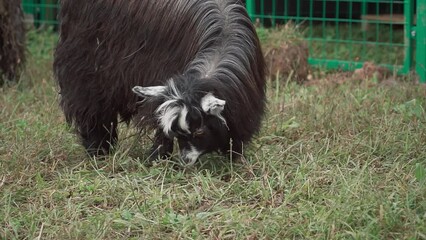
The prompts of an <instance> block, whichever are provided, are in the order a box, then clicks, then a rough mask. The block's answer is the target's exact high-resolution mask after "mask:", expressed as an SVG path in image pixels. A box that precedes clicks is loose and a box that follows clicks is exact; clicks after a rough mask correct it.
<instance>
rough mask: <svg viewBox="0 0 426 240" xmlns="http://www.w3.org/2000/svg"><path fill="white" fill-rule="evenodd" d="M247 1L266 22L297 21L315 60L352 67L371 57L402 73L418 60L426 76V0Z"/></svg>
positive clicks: (424, 77) (258, 18)
mask: <svg viewBox="0 0 426 240" xmlns="http://www.w3.org/2000/svg"><path fill="white" fill-rule="evenodd" d="M246 4H247V9H248V11H249V14H250V16H251V18H252V19H253V21H259V22H260V23H262V25H264V26H276V25H280V24H281V25H282V24H285V23H286V22H288V21H292V22H294V23H296V24H297V26H298V27H299V28H300V29H302V30H303V34H304V37H305V38H306V41H307V42H308V46H309V54H310V58H309V62H310V63H311V64H313V65H322V66H326V67H327V68H340V69H345V70H353V69H355V68H359V67H361V66H362V64H363V63H364V62H365V61H372V62H375V63H377V64H380V65H383V66H387V67H388V68H391V69H394V70H395V71H397V72H399V73H408V72H410V71H412V70H413V69H414V66H416V70H417V73H418V75H419V76H420V79H421V81H423V82H425V81H426V73H425V66H426V65H425V63H426V56H425V54H426V49H425V44H426V42H425V41H426V40H425V39H426V38H425V29H426V28H425V27H426V26H425V25H426V20H425V16H426V0H418V1H417V3H416V1H415V0H399V1H398V0H269V1H266V0H246ZM416 9H417V10H416ZM416 25H417V26H416ZM414 40H416V41H414ZM415 42H417V46H415V45H416V44H415Z"/></svg>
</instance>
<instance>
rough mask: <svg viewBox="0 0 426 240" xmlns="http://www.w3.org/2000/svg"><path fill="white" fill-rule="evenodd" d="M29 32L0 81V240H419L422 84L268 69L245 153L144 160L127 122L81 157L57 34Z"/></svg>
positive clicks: (424, 189)
mask: <svg viewBox="0 0 426 240" xmlns="http://www.w3.org/2000/svg"><path fill="white" fill-rule="evenodd" d="M29 38H30V41H29V53H30V54H31V55H30V57H29V62H28V64H27V68H26V69H25V71H24V73H23V76H22V79H21V82H20V84H18V85H16V86H12V87H5V88H1V89H0V238H1V239H141V238H142V239H426V173H425V172H426V112H425V109H426V98H425V96H426V88H425V87H424V86H421V85H418V84H416V83H414V82H413V81H411V80H410V79H401V80H398V81H397V83H394V84H381V83H380V82H378V81H376V80H375V79H374V78H373V79H364V80H363V81H361V82H359V81H356V82H355V81H348V82H346V83H343V84H328V83H321V82H320V83H321V84H315V85H309V86H308V85H300V84H296V83H293V82H286V81H284V79H280V78H276V79H275V78H273V79H270V80H269V83H268V84H269V86H268V113H267V115H266V117H265V119H264V122H263V128H262V130H261V132H260V133H259V135H258V136H256V137H255V139H254V140H253V143H252V144H251V145H250V146H247V147H246V149H245V157H246V160H245V161H243V162H233V160H232V159H226V158H224V157H220V156H215V155H208V156H205V157H203V158H202V159H201V160H200V161H199V162H198V163H197V164H196V165H195V166H193V167H189V168H183V167H181V166H179V165H178V164H176V163H175V162H173V161H164V162H159V163H156V164H154V165H152V166H150V165H149V164H147V161H146V160H145V157H146V151H147V149H148V148H149V147H150V142H151V140H150V138H149V137H148V136H138V135H136V131H135V129H133V128H127V127H126V126H125V125H123V126H121V127H120V144H119V146H118V149H117V151H116V152H115V153H114V154H111V155H110V156H108V157H106V158H104V159H96V158H92V159H91V158H88V157H87V156H86V155H85V153H84V151H83V149H82V147H81V146H80V145H79V143H78V141H77V139H76V137H75V135H74V134H73V133H72V131H71V130H70V129H69V128H68V127H67V126H66V124H65V122H64V118H63V116H62V112H61V111H60V109H59V107H58V100H57V88H56V86H55V84H54V82H53V78H52V70H51V63H52V49H53V46H54V42H55V40H56V36H55V35H51V34H46V33H34V32H32V33H30V36H29Z"/></svg>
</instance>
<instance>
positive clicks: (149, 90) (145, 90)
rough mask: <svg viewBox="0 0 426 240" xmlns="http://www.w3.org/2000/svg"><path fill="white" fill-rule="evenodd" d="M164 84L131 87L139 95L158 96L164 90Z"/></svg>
mask: <svg viewBox="0 0 426 240" xmlns="http://www.w3.org/2000/svg"><path fill="white" fill-rule="evenodd" d="M166 88H167V87H166V86H153V87H140V86H136V87H133V88H132V91H133V92H134V93H136V94H137V95H138V96H140V97H144V98H146V97H158V96H160V95H162V94H164V92H166Z"/></svg>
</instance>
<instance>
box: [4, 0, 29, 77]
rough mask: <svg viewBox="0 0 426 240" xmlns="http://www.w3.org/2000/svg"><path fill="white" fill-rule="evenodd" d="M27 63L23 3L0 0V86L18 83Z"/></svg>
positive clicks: (12, 0) (14, 0) (13, 0)
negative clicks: (7, 83) (8, 82)
mask: <svg viewBox="0 0 426 240" xmlns="http://www.w3.org/2000/svg"><path fill="white" fill-rule="evenodd" d="M24 61H25V27H24V22H23V13H22V9H21V3H20V1H17V0H0V85H3V84H4V83H5V82H7V81H17V80H18V79H19V70H20V67H21V66H22V64H23V63H24Z"/></svg>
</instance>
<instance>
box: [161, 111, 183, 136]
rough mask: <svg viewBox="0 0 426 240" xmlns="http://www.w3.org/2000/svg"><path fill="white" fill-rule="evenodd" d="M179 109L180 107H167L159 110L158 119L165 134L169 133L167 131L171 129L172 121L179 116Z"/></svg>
mask: <svg viewBox="0 0 426 240" xmlns="http://www.w3.org/2000/svg"><path fill="white" fill-rule="evenodd" d="M181 111H182V108H181V107H168V108H166V109H164V111H162V112H161V114H160V116H159V117H158V120H159V122H160V126H161V128H162V129H163V132H164V133H165V134H166V135H170V134H169V133H170V131H171V130H172V124H173V121H174V120H175V119H176V118H177V117H178V116H179V113H180V112H181Z"/></svg>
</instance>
